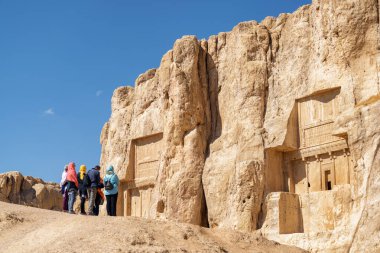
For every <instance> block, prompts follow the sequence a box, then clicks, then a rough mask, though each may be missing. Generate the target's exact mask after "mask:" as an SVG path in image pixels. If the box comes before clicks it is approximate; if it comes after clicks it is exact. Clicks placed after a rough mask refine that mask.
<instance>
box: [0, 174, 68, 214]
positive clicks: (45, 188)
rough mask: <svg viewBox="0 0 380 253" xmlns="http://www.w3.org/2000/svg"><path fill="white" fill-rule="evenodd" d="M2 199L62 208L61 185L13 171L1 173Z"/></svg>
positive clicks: (16, 202)
mask: <svg viewBox="0 0 380 253" xmlns="http://www.w3.org/2000/svg"><path fill="white" fill-rule="evenodd" d="M0 201H3V202H8V203H14V204H20V205H27V206H33V207H38V208H43V209H50V210H62V195H61V193H60V187H59V185H58V184H55V183H45V182H44V181H43V180H42V179H39V178H33V177H30V176H26V177H24V176H23V175H22V174H21V173H20V172H17V171H12V172H7V173H4V174H0Z"/></svg>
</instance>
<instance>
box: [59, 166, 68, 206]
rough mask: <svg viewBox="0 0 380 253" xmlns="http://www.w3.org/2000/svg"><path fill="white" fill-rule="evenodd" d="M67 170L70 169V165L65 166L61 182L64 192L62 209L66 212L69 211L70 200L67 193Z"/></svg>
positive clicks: (62, 191)
mask: <svg viewBox="0 0 380 253" xmlns="http://www.w3.org/2000/svg"><path fill="white" fill-rule="evenodd" d="M67 170H68V165H65V167H64V168H63V172H62V179H61V183H60V184H59V185H60V186H61V193H62V196H63V204H62V210H63V211H64V212H67V211H68V200H69V198H68V195H67V191H66V183H67V181H66V177H67Z"/></svg>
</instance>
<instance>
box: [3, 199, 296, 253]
mask: <svg viewBox="0 0 380 253" xmlns="http://www.w3.org/2000/svg"><path fill="white" fill-rule="evenodd" d="M0 252H12V253H13V252H16V253H17V252H58V253H59V252H62V253H63V252H65V253H66V252H78V253H79V252H92V253H93V252H107V253H112V252H162V253H164V252H280V253H281V252H303V251H301V250H298V249H296V248H293V247H288V246H283V245H279V244H277V243H274V242H271V241H268V240H266V239H263V238H262V237H261V236H259V235H255V234H243V233H238V232H235V231H227V230H215V229H206V228H201V227H198V226H192V225H188V224H181V223H174V222H162V221H153V220H146V219H140V218H132V217H131V218H123V217H89V216H80V215H69V214H65V213H60V212H55V211H48V210H42V209H37V208H32V207H25V206H19V205H13V204H8V203H4V202H0Z"/></svg>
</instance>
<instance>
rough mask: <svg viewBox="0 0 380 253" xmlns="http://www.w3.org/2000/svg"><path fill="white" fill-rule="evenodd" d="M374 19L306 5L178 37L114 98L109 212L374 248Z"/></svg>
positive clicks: (375, 15)
mask: <svg viewBox="0 0 380 253" xmlns="http://www.w3.org/2000/svg"><path fill="white" fill-rule="evenodd" d="M379 13H380V12H379V2H378V1H376V0H363V1H358V0H349V1H327V0H314V1H313V4H312V5H309V6H304V7H301V8H300V9H299V10H297V11H296V12H295V13H293V14H282V15H280V16H279V17H278V18H272V17H269V18H266V19H265V20H263V21H262V22H261V23H257V22H255V21H251V22H244V23H240V24H239V25H237V26H236V27H235V28H234V29H233V30H232V31H231V32H227V33H220V34H219V35H217V36H212V37H210V38H209V39H208V40H207V41H198V40H197V39H196V38H195V37H193V36H185V37H183V38H182V39H179V40H177V41H176V42H175V44H174V48H173V50H170V51H169V52H168V53H167V54H166V55H164V57H163V58H162V61H161V64H160V66H159V68H157V69H153V70H149V71H147V72H146V73H144V74H142V75H140V76H139V77H138V78H137V80H136V83H135V88H131V87H121V88H119V89H117V90H116V91H115V93H114V96H113V98H112V115H111V118H110V120H109V121H108V122H107V123H106V124H105V126H104V128H103V131H102V135H101V143H102V157H101V164H102V167H103V168H105V167H106V166H107V165H110V164H113V165H114V166H115V168H116V170H117V173H118V175H119V177H120V178H121V179H122V184H121V187H120V194H119V206H118V213H119V215H126V216H128V215H132V216H142V217H146V218H156V219H173V220H178V221H183V222H190V223H193V224H197V225H204V226H210V227H223V228H234V229H238V230H242V231H252V230H255V229H259V228H261V230H262V232H263V233H264V234H265V235H266V236H267V237H269V238H271V239H274V240H277V241H280V242H282V243H288V244H293V245H297V246H299V247H302V248H304V249H308V250H312V251H321V252H328V251H330V252H346V251H348V250H351V251H352V252H358V251H368V250H369V251H372V250H375V249H379V247H380V245H379V244H378V243H377V242H378V241H379V236H380V233H379V230H378V228H379V224H380V217H378V213H379V210H380V202H379V200H378V197H376V196H377V195H378V194H379V191H380V190H379V189H378V188H379V182H378V180H379V176H378V174H379V171H377V170H378V169H377V168H378V167H379V166H378V163H379V155H380V152H379V140H380V131H379V130H380V129H379V125H380V124H379V120H378V119H377V118H376V116H377V113H378V111H379V110H380V100H379V97H380V96H379V92H380V81H379V80H380V74H379V72H380V67H379V66H380V54H379V48H380V44H379V37H380V36H379V16H380V14H379Z"/></svg>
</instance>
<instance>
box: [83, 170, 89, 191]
mask: <svg viewBox="0 0 380 253" xmlns="http://www.w3.org/2000/svg"><path fill="white" fill-rule="evenodd" d="M83 186H84V187H86V188H88V187H90V186H91V180H90V177H89V176H88V174H87V173H86V174H85V175H84V178H83Z"/></svg>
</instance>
